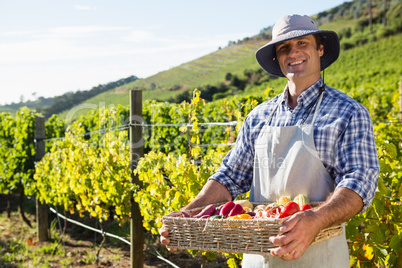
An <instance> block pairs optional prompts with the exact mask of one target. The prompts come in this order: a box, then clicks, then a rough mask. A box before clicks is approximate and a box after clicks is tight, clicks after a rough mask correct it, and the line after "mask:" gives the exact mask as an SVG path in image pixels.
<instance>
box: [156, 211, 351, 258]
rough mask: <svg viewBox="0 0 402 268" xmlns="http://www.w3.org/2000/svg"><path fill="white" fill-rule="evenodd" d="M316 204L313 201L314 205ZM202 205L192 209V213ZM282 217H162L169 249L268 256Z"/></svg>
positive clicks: (336, 230) (330, 233)
mask: <svg viewBox="0 0 402 268" xmlns="http://www.w3.org/2000/svg"><path fill="white" fill-rule="evenodd" d="M315 205H317V204H313V206H315ZM201 210H202V208H197V209H194V210H191V211H190V212H189V213H190V215H195V214H197V213H198V212H199V211H201ZM285 220H286V218H283V219H247V220H246V219H236V220H235V219H209V218H207V219H197V218H183V217H179V214H176V215H175V214H174V213H173V214H169V215H167V216H164V217H163V223H164V225H165V226H166V228H167V229H168V231H169V239H170V244H169V247H171V248H178V249H195V250H202V251H217V252H226V253H248V254H260V255H269V254H270V250H271V249H272V248H275V246H274V245H273V244H272V243H271V242H270V241H269V237H270V236H275V235H277V234H279V227H280V226H281V224H282V222H283V221H285ZM342 232H343V228H342V225H341V224H339V225H336V226H332V227H329V228H325V229H323V230H321V231H320V232H319V233H318V235H317V236H316V238H315V240H314V241H313V243H312V244H311V245H315V244H317V243H320V242H322V241H325V240H327V239H330V238H333V237H335V236H338V235H340V234H342Z"/></svg>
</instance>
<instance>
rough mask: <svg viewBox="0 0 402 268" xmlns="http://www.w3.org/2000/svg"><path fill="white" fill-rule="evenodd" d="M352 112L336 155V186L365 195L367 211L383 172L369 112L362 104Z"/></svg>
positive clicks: (364, 201)
mask: <svg viewBox="0 0 402 268" xmlns="http://www.w3.org/2000/svg"><path fill="white" fill-rule="evenodd" d="M359 106H360V108H358V109H355V110H353V111H354V112H353V113H350V116H351V117H350V120H349V121H348V124H347V126H346V128H345V131H344V132H343V133H342V134H341V135H340V136H339V139H338V143H337V148H336V149H337V150H336V153H335V165H334V169H335V173H336V174H337V175H336V178H335V186H336V188H340V187H346V188H349V189H351V190H353V191H354V192H356V193H357V194H359V195H360V196H361V198H362V199H363V203H364V205H363V209H362V211H361V212H360V213H362V212H364V211H365V210H366V209H367V208H368V207H369V206H370V204H371V202H372V201H373V198H374V194H375V191H376V188H377V182H378V175H379V172H380V167H379V161H378V155H377V149H376V146H375V141H374V134H373V126H372V122H371V118H370V114H369V112H368V111H367V110H366V109H365V108H364V107H363V106H361V105H359Z"/></svg>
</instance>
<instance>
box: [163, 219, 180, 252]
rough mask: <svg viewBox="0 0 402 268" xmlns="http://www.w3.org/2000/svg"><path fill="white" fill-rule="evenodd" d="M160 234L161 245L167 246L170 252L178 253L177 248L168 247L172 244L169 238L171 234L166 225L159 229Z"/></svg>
mask: <svg viewBox="0 0 402 268" xmlns="http://www.w3.org/2000/svg"><path fill="white" fill-rule="evenodd" d="M159 234H160V235H161V244H162V245H165V246H166V247H167V249H168V250H169V251H170V252H174V251H177V249H176V248H169V247H168V245H169V243H170V239H169V238H168V235H169V232H168V230H167V228H166V226H165V225H162V227H161V228H160V229H159Z"/></svg>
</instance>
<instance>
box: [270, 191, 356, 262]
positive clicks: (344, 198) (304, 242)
mask: <svg viewBox="0 0 402 268" xmlns="http://www.w3.org/2000/svg"><path fill="white" fill-rule="evenodd" d="M362 208H363V200H362V198H361V197H360V196H359V195H358V194H357V193H355V192H354V191H352V190H350V189H348V188H339V189H337V190H336V191H335V192H334V193H333V194H332V195H331V196H330V197H329V198H328V199H327V201H325V202H324V203H323V204H322V205H321V206H319V207H317V208H313V209H312V210H307V211H305V212H302V213H297V214H295V215H293V216H292V217H291V218H290V219H288V220H287V221H286V222H284V224H283V225H282V226H281V227H280V229H279V231H280V232H282V233H283V234H282V235H278V236H275V237H270V241H271V242H272V243H273V244H274V245H276V246H278V248H275V249H273V250H272V251H271V253H272V254H273V255H275V256H278V257H280V258H282V259H283V260H295V259H298V258H300V257H301V256H302V255H303V254H304V252H305V251H306V249H307V248H308V247H309V246H310V244H311V243H312V242H313V240H314V238H315V237H316V235H317V234H318V232H319V231H320V230H322V229H324V228H326V227H329V226H332V225H336V224H340V223H342V222H346V221H348V220H349V219H351V218H352V217H353V216H355V215H356V214H357V213H359V211H361V209H362ZM306 230H308V232H306Z"/></svg>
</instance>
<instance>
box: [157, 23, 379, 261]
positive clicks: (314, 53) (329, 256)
mask: <svg viewBox="0 0 402 268" xmlns="http://www.w3.org/2000/svg"><path fill="white" fill-rule="evenodd" d="M338 56H339V39H338V36H337V34H336V33H335V32H332V31H320V30H318V27H317V26H316V24H315V22H314V21H313V20H312V19H311V18H309V17H308V16H300V15H291V16H285V17H282V18H280V19H279V20H278V21H277V22H276V24H275V26H274V28H273V31H272V40H271V41H270V42H269V43H268V44H267V45H265V46H263V47H262V48H260V49H259V50H258V51H257V53H256V58H257V61H258V62H259V64H260V65H261V66H262V68H263V69H264V70H265V71H267V72H268V73H270V74H272V75H275V76H279V77H286V78H287V80H288V83H287V85H286V88H285V90H284V92H283V93H282V94H280V95H278V96H276V97H274V98H273V99H271V100H270V101H267V102H265V103H263V104H261V105H259V106H257V107H256V108H255V109H254V110H253V111H252V112H250V114H249V115H248V116H247V118H246V119H245V122H244V124H243V126H242V129H241V131H240V133H239V136H238V139H237V141H236V144H235V146H234V147H233V149H232V150H231V151H230V152H229V153H228V155H227V156H226V157H225V158H224V160H223V162H222V165H221V167H220V168H219V169H218V171H217V173H216V174H214V175H213V176H211V178H210V179H209V180H208V181H207V183H206V185H205V186H204V188H203V189H202V191H201V192H200V193H199V194H198V195H197V197H196V198H195V199H194V200H193V201H192V202H191V203H190V204H189V205H188V206H186V207H185V208H184V209H191V208H195V207H200V206H203V205H207V204H210V203H217V202H224V201H227V200H233V199H234V198H236V197H237V196H239V195H240V194H242V193H244V192H247V191H249V190H250V200H251V201H254V202H272V201H275V200H277V199H278V198H279V197H280V196H285V195H286V196H293V197H294V196H296V195H298V194H304V195H306V196H307V197H308V198H309V199H310V201H325V202H324V203H323V204H322V205H320V206H319V207H317V208H314V209H312V210H308V211H305V212H302V213H297V214H295V215H293V216H291V217H290V218H289V219H288V220H287V221H285V222H284V223H283V225H282V226H281V228H280V232H281V234H280V235H278V236H275V237H270V241H271V242H272V243H273V244H274V245H276V246H277V248H275V249H273V250H272V251H271V253H272V256H268V257H264V256H261V255H249V254H244V256H243V267H350V265H349V253H348V247H347V243H346V238H345V234H343V235H340V236H337V237H335V238H332V239H329V240H327V241H324V242H321V243H319V244H317V245H314V246H311V247H309V245H310V244H311V242H312V241H313V240H314V238H315V236H316V235H317V233H318V232H319V231H320V230H321V229H323V228H326V227H329V226H331V225H334V224H339V223H344V222H346V221H348V220H349V219H350V218H352V217H353V216H354V215H356V214H357V213H359V212H363V211H364V210H365V209H366V208H367V207H368V206H369V205H370V204H371V202H372V199H373V197H374V192H375V189H376V186H377V180H378V174H379V163H378V156H377V151H376V147H375V143H374V135H373V130H372V123H371V118H370V115H369V113H368V111H367V110H366V109H365V108H364V107H363V106H362V105H361V104H359V103H357V102H356V101H354V100H353V99H351V98H350V97H348V96H347V95H345V94H343V93H341V92H340V91H338V90H336V89H334V88H331V87H329V86H326V85H325V84H324V81H323V78H322V77H321V74H320V72H321V71H322V70H324V69H325V68H327V67H328V66H329V65H331V64H332V63H333V62H334V61H336V59H337V58H338ZM160 233H161V242H162V244H165V245H168V243H169V238H168V233H167V231H166V229H165V228H164V227H162V228H161V230H160Z"/></svg>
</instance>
